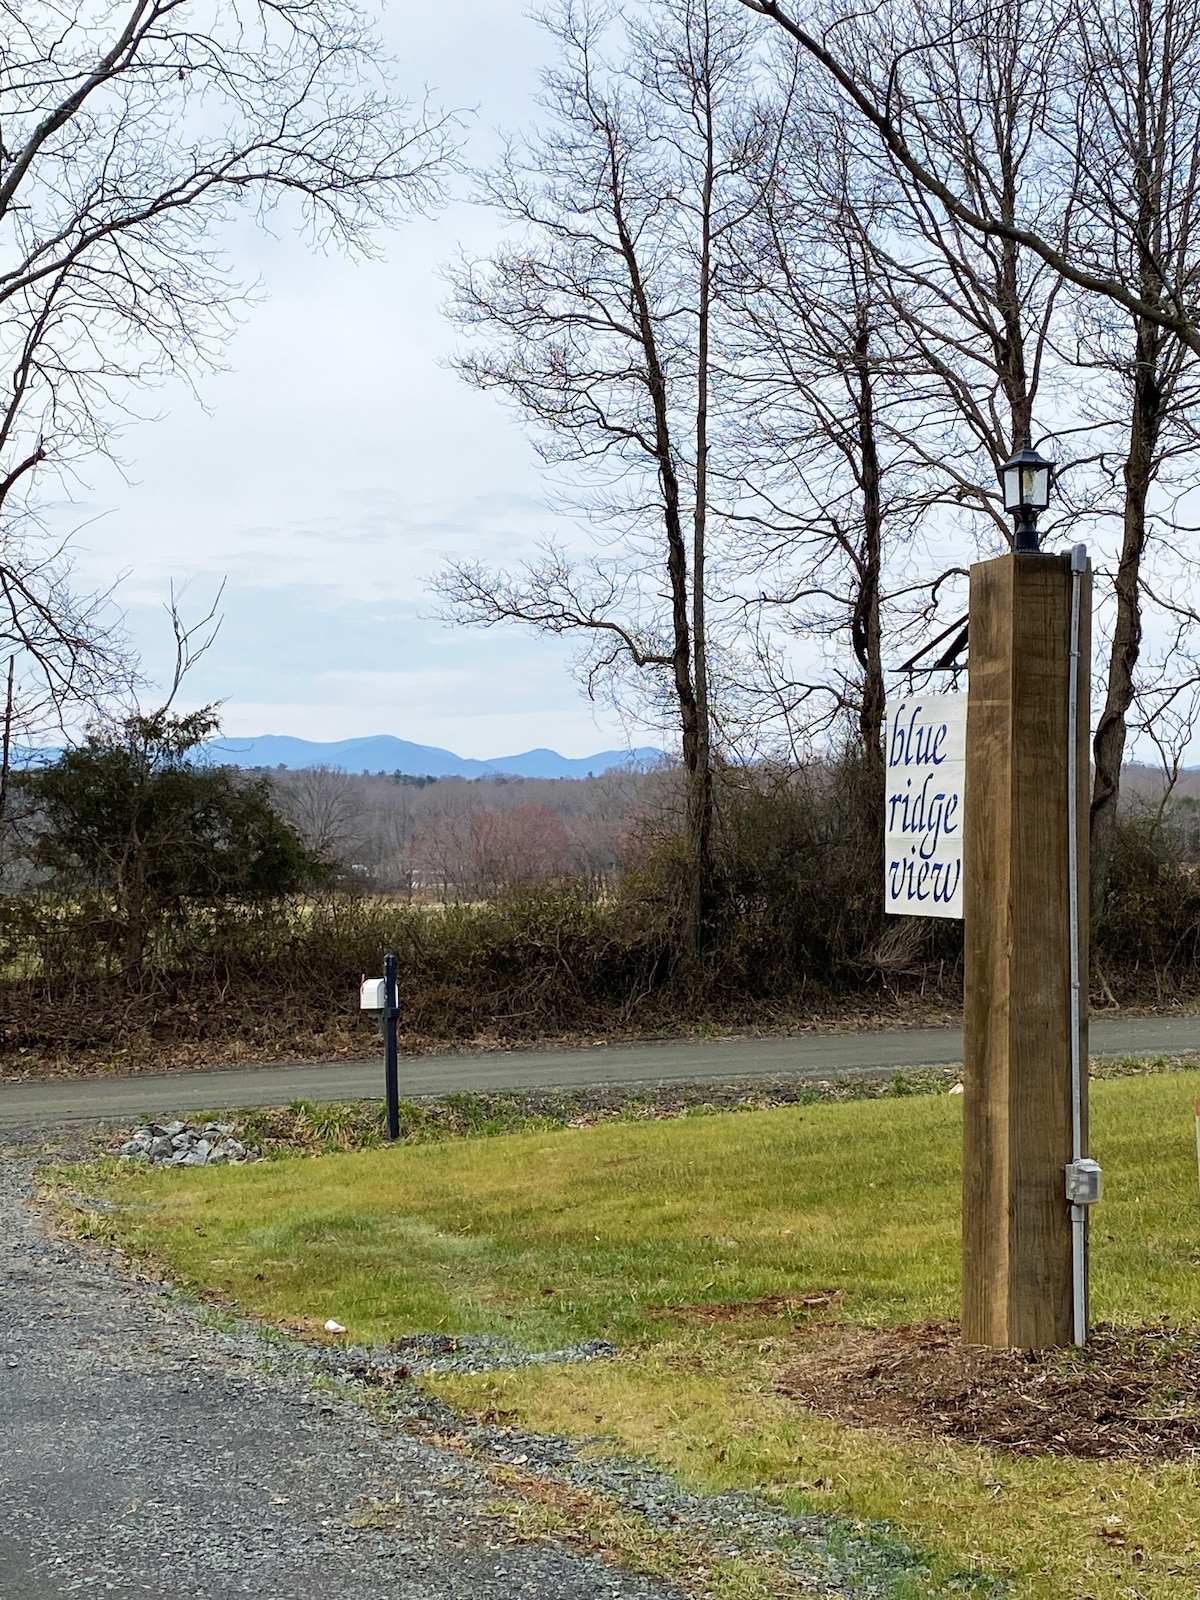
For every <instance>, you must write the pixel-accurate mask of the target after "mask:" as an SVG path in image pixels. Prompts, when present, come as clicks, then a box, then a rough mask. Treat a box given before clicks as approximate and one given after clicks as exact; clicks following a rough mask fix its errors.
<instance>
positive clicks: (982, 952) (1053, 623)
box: [962, 551, 1091, 1349]
mask: <svg viewBox="0 0 1200 1600" xmlns="http://www.w3.org/2000/svg"><path fill="white" fill-rule="evenodd" d="M1079 600H1080V604H1079V650H1078V655H1077V657H1076V658H1075V664H1074V669H1075V671H1076V673H1077V675H1078V676H1077V680H1076V686H1077V692H1078V712H1077V727H1076V732H1075V748H1074V750H1073V751H1072V750H1071V748H1070V741H1069V739H1068V701H1069V692H1068V691H1069V687H1070V677H1071V671H1072V653H1071V611H1072V571H1071V557H1070V555H1045V554H1042V553H1040V552H1029V551H1022V552H1021V553H1018V554H1014V555H1005V556H1000V557H999V558H997V559H996V560H994V561H984V562H980V563H978V564H977V565H975V566H973V567H972V568H971V602H970V684H969V695H968V709H967V736H966V788H965V795H964V812H965V824H964V838H963V867H964V880H965V882H964V907H963V911H964V921H965V929H964V932H965V974H964V977H965V1006H964V1035H965V1037H964V1073H963V1085H964V1096H963V1117H964V1128H963V1316H962V1329H963V1339H964V1340H965V1341H966V1342H967V1343H970V1344H982V1345H1001V1346H1017V1347H1022V1348H1031V1349H1038V1348H1044V1347H1047V1346H1050V1345H1061V1344H1068V1343H1070V1342H1071V1339H1072V1331H1073V1317H1072V1239H1071V1226H1072V1223H1071V1208H1070V1207H1069V1206H1068V1204H1067V1200H1066V1194H1065V1176H1064V1169H1065V1167H1066V1165H1067V1163H1068V1162H1070V1161H1071V1159H1072V1040H1071V1034H1072V1027H1073V1026H1074V1025H1075V1021H1076V1019H1075V1018H1074V1017H1073V1014H1072V1013H1073V1004H1072V972H1071V921H1070V903H1069V884H1068V866H1069V862H1068V853H1069V830H1070V828H1071V827H1072V826H1073V827H1074V828H1075V830H1076V833H1075V838H1076V848H1077V852H1078V865H1077V870H1078V884H1079V897H1078V898H1079V903H1080V904H1081V906H1082V907H1083V910H1082V914H1081V916H1080V943H1079V946H1078V953H1079V972H1080V973H1081V975H1082V976H1081V981H1080V983H1079V985H1078V1006H1079V1015H1078V1019H1077V1021H1078V1026H1079V1028H1080V1030H1081V1038H1080V1050H1081V1056H1082V1069H1081V1072H1080V1078H1081V1087H1080V1093H1081V1096H1082V1100H1081V1121H1082V1139H1083V1144H1082V1146H1081V1148H1082V1149H1084V1150H1086V1148H1087V1146H1086V1139H1087V1122H1086V1116H1087V1032H1086V1029H1087V1015H1086V1006H1087V905H1088V892H1087V885H1088V870H1087V867H1088V851H1087V815H1088V809H1087V795H1088V784H1087V781H1086V780H1087V773H1088V770H1089V769H1088V732H1089V716H1088V703H1089V678H1090V661H1091V650H1090V631H1091V576H1090V571H1085V572H1084V574H1083V577H1082V580H1081V583H1080V587H1079ZM1072 759H1073V760H1074V761H1075V762H1076V764H1077V765H1076V769H1075V774H1076V776H1075V787H1076V791H1077V793H1076V803H1075V815H1074V818H1071V816H1070V812H1069V809H1068V781H1069V780H1068V764H1069V762H1070V761H1071V760H1072ZM1085 1216H1086V1212H1085V1210H1084V1208H1082V1207H1081V1208H1079V1212H1078V1217H1079V1222H1078V1226H1079V1228H1080V1233H1081V1237H1085V1234H1084V1230H1085V1228H1086V1223H1085V1221H1084V1220H1083V1218H1084V1217H1085ZM1085 1248H1086V1246H1085ZM1085 1263H1086V1257H1085Z"/></svg>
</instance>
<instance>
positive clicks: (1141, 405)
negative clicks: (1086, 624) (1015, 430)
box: [1091, 320, 1163, 917]
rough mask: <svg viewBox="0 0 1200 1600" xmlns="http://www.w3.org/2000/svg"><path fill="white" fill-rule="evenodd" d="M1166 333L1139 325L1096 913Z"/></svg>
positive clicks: (1101, 895)
mask: <svg viewBox="0 0 1200 1600" xmlns="http://www.w3.org/2000/svg"><path fill="white" fill-rule="evenodd" d="M1159 343H1160V340H1159V338H1158V335H1157V333H1156V331H1155V329H1153V328H1152V327H1151V326H1150V324H1149V323H1147V322H1145V321H1144V320H1141V321H1139V323H1138V328H1137V344H1136V348H1137V367H1136V371H1135V374H1134V385H1133V411H1132V413H1131V416H1130V422H1129V450H1128V454H1127V456H1126V458H1125V470H1124V477H1125V512H1124V520H1123V527H1122V535H1121V558H1120V561H1119V563H1118V566H1117V578H1116V584H1115V594H1116V602H1117V614H1116V619H1115V621H1114V624H1113V636H1112V644H1111V646H1110V648H1109V654H1108V684H1107V690H1106V693H1105V698H1104V709H1103V711H1102V712H1101V714H1100V720H1099V722H1098V723H1097V725H1096V737H1095V741H1094V743H1093V747H1092V749H1093V756H1094V760H1095V774H1094V777H1093V780H1092V807H1091V853H1092V891H1091V907H1092V915H1093V917H1095V916H1098V915H1099V913H1100V911H1101V909H1102V908H1103V905H1104V900H1105V896H1106V895H1107V893H1108V877H1109V871H1110V868H1111V864H1112V851H1113V842H1114V839H1115V837H1116V831H1117V807H1118V804H1119V802H1120V795H1121V765H1122V763H1123V761H1124V759H1125V740H1126V735H1127V731H1128V729H1127V722H1126V718H1127V716H1128V713H1129V708H1130V706H1131V705H1132V704H1133V697H1134V692H1135V681H1134V679H1135V673H1136V671H1137V664H1138V657H1139V655H1140V653H1141V645H1142V597H1141V586H1140V585H1141V565H1142V554H1143V552H1144V550H1145V548H1146V503H1147V500H1148V498H1149V494H1150V486H1151V484H1152V483H1153V482H1154V475H1155V455H1156V451H1157V447H1158V437H1159V431H1160V429H1161V427H1162V413H1163V394H1162V387H1161V384H1160V382H1159V376H1158V354H1159V351H1158V346H1159Z"/></svg>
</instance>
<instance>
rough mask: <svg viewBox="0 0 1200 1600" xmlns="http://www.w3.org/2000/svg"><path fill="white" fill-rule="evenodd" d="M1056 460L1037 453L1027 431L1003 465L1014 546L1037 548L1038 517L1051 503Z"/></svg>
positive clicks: (1021, 549)
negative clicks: (1049, 459)
mask: <svg viewBox="0 0 1200 1600" xmlns="http://www.w3.org/2000/svg"><path fill="white" fill-rule="evenodd" d="M1053 470H1054V463H1053V462H1052V461H1046V460H1045V459H1044V458H1043V457H1042V456H1040V455H1038V453H1037V451H1036V450H1035V449H1034V448H1033V443H1032V441H1031V440H1030V437H1029V435H1028V434H1026V435H1025V443H1024V445H1023V446H1022V447H1021V449H1020V450H1018V451H1017V452H1016V453H1015V455H1011V456H1009V458H1008V460H1007V461H1006V462H1005V463H1004V465H1003V466H1002V467H1001V468H1000V486H1001V488H1002V489H1003V490H1004V509H1005V510H1006V511H1007V512H1008V513H1009V514H1010V515H1011V517H1012V519H1013V549H1014V550H1015V551H1018V552H1021V551H1036V550H1037V548H1038V531H1037V519H1038V515H1039V513H1040V512H1043V511H1045V509H1046V507H1047V506H1048V505H1049V504H1050V474H1051V473H1052V472H1053Z"/></svg>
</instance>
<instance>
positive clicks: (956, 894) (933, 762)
mask: <svg viewBox="0 0 1200 1600" xmlns="http://www.w3.org/2000/svg"><path fill="white" fill-rule="evenodd" d="M885 748H886V750H887V793H886V799H885V805H886V811H885V814H884V830H885V834H886V838H885V843H884V863H883V864H884V889H883V896H884V910H885V911H888V912H890V913H891V914H892V915H893V916H901V917H961V916H962V914H963V909H962V906H963V881H962V838H963V776H964V773H965V771H966V754H967V697H966V695H965V694H921V695H909V696H908V697H907V698H906V699H904V700H896V701H893V703H892V704H891V705H889V706H888V715H887V743H886V746H885Z"/></svg>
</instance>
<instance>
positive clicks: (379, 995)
mask: <svg viewBox="0 0 1200 1600" xmlns="http://www.w3.org/2000/svg"><path fill="white" fill-rule="evenodd" d="M386 1005H387V980H386V979H385V978H364V979H363V981H362V988H361V990H360V991H359V996H358V1008H359V1010H360V1011H382V1010H383V1009H384V1007H385V1006H386Z"/></svg>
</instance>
